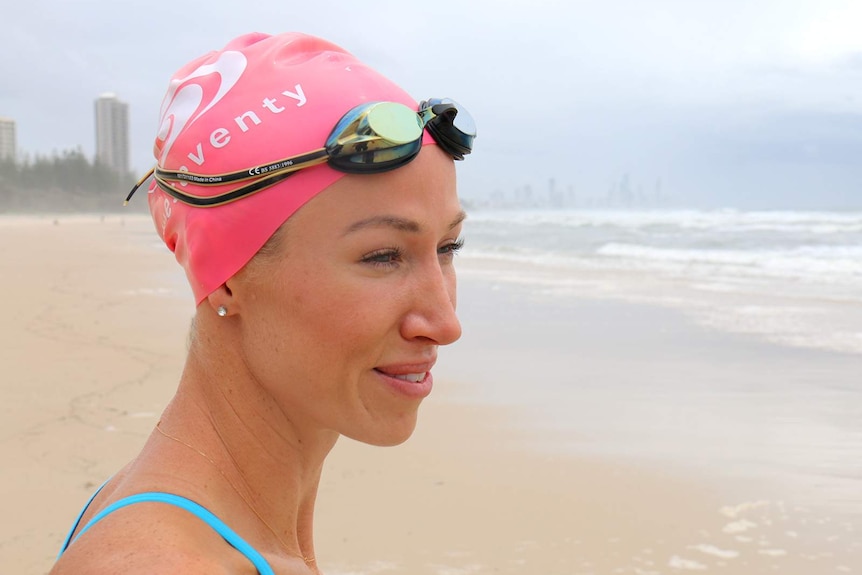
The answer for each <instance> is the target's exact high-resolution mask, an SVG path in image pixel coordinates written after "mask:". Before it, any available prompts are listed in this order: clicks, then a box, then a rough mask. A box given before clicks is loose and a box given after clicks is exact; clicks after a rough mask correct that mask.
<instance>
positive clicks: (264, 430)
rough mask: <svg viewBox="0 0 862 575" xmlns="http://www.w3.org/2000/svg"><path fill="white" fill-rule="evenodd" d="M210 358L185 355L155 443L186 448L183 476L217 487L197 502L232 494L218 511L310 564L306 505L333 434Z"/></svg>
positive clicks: (309, 520) (310, 525)
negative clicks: (230, 500)
mask: <svg viewBox="0 0 862 575" xmlns="http://www.w3.org/2000/svg"><path fill="white" fill-rule="evenodd" d="M212 359H213V358H212V357H201V355H200V354H199V353H198V352H197V351H196V350H195V349H194V346H193V349H192V350H191V352H190V353H189V357H188V360H187V363H186V368H185V371H184V373H183V377H182V379H181V382H180V386H179V389H178V391H177V394H176V396H175V397H174V399H173V401H172V402H171V403H170V405H169V406H168V408H167V409H166V410H165V412H164V414H163V416H162V420H161V422H160V426H159V428H160V431H161V432H162V433H161V434H160V435H161V436H162V439H164V440H167V439H170V440H172V441H170V442H168V443H172V444H173V445H172V446H170V447H168V446H165V448H168V449H174V450H176V449H180V450H185V451H186V455H185V456H184V457H185V458H186V459H188V461H185V462H184V463H183V469H184V471H185V473H186V474H194V476H195V477H196V478H199V477H200V476H202V477H204V478H206V479H208V481H207V482H206V483H204V482H200V483H199V485H212V484H213V482H221V483H222V485H221V488H220V489H218V493H201V494H199V495H198V496H199V497H208V496H211V497H214V496H216V495H217V496H218V497H226V496H229V495H230V492H231V491H232V492H234V495H233V499H234V504H233V505H231V506H230V509H226V510H225V511H226V512H228V513H235V514H237V515H242V516H243V522H244V523H246V524H249V523H250V522H251V523H254V522H258V523H260V524H261V525H258V526H257V528H256V532H257V533H259V534H261V537H262V538H266V537H268V538H269V539H270V540H272V541H267V542H266V544H267V545H270V544H272V545H273V547H272V548H273V549H275V547H278V548H280V552H281V553H288V554H292V555H296V556H300V557H303V558H304V559H305V560H306V563H310V562H313V559H311V558H313V557H314V544H313V540H312V534H313V516H314V503H315V499H316V496H317V488H318V484H319V482H320V474H321V470H322V467H323V461H324V459H325V457H326V455H327V454H328V453H329V451H330V450H331V449H332V447H333V446H334V444H335V441H336V439H337V437H338V436H337V434H336V433H335V432H332V431H328V430H320V429H314V428H313V427H312V426H311V425H309V424H307V423H304V422H302V421H301V419H300V418H292V417H291V414H289V413H285V412H284V410H283V409H281V408H279V406H278V405H277V404H276V403H275V402H274V400H273V398H272V397H271V396H269V395H268V394H267V393H266V392H265V390H263V389H262V388H261V386H259V385H257V383H256V382H255V381H254V379H253V378H252V377H250V376H249V374H248V373H246V372H244V371H243V370H242V369H239V368H238V366H237V365H231V363H232V362H230V361H224V359H220V360H219V361H212ZM236 363H240V364H241V362H236ZM286 385H289V383H286ZM194 452H197V455H195V454H194ZM195 461H196V463H194V462H195ZM225 483H226V484H227V485H224V484H225ZM184 485H188V483H184ZM225 487H226V488H227V489H225ZM204 490H206V489H204ZM237 497H238V498H239V500H241V501H236V499H237ZM246 507H247V508H248V509H247V510H246V511H245V512H243V511H242V510H243V509H244V508H246ZM249 512H250V513H249ZM231 519H234V518H232V517H231Z"/></svg>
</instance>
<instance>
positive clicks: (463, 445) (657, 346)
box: [0, 216, 862, 575]
mask: <svg viewBox="0 0 862 575" xmlns="http://www.w3.org/2000/svg"><path fill="white" fill-rule="evenodd" d="M151 227H152V224H151V223H150V221H149V219H148V218H146V217H140V216H128V217H121V216H105V217H101V216H59V217H56V218H55V217H21V218H14V217H8V216H4V217H3V218H0V245H2V246H4V247H5V249H3V250H0V278H2V280H3V281H2V283H0V295H2V297H0V301H2V302H3V306H4V310H3V313H2V329H0V415H2V417H0V453H2V456H3V466H2V469H0V492H2V496H3V501H4V502H5V503H4V506H3V514H2V515H3V520H2V523H0V573H4V574H5V573H16V574H17V573H31V574H43V573H47V572H48V570H49V569H50V568H51V565H52V564H53V561H54V557H55V556H56V553H57V551H58V548H59V545H60V543H61V541H62V539H63V537H64V536H65V533H66V531H67V530H68V528H69V527H70V526H71V522H72V520H73V519H74V517H75V515H76V514H77V512H78V510H79V509H80V507H81V505H82V504H83V503H84V502H85V501H86V499H87V497H88V496H89V495H90V494H91V492H92V490H93V489H94V488H95V487H96V486H98V485H99V484H100V483H101V482H102V481H104V480H105V479H106V478H107V477H108V476H110V475H111V474H112V473H113V472H114V471H116V470H117V469H118V468H119V467H120V466H121V465H123V464H124V463H125V462H126V461H128V460H129V459H130V458H131V457H133V456H134V455H135V453H136V452H137V450H138V449H139V448H140V446H141V445H142V444H143V442H144V440H145V439H146V437H147V436H148V434H149V433H150V432H151V431H152V429H153V426H154V425H155V423H156V421H157V420H158V416H159V413H160V412H161V409H162V408H163V407H164V405H165V404H166V402H167V401H168V399H169V397H170V396H171V395H172V393H173V390H174V388H175V386H176V382H177V380H178V377H179V374H180V371H181V369H182V365H183V360H184V352H185V338H186V332H187V328H188V323H189V319H190V318H191V315H192V312H193V302H192V298H191V295H190V292H189V291H188V290H187V288H186V287H185V284H184V277H183V275H182V270H181V269H180V268H179V266H178V265H176V264H175V263H174V261H173V259H172V256H171V255H170V254H169V253H168V252H167V250H166V249H159V247H158V245H157V244H158V238H157V237H156V235H155V233H154V232H153V231H152V229H151ZM459 266H461V267H462V269H463V273H462V275H461V278H462V279H461V291H460V294H461V295H460V296H459V297H460V307H461V314H462V318H463V323H464V329H465V336H464V338H463V339H462V341H460V342H458V343H457V344H456V345H455V346H453V348H452V349H451V350H447V349H444V350H441V354H440V356H441V358H440V366H439V370H438V373H436V374H435V377H436V380H435V390H434V393H433V394H432V395H431V397H430V398H429V399H428V400H427V401H426V403H425V405H424V406H423V411H422V414H421V417H420V423H419V426H418V428H417V431H416V433H415V435H414V437H413V438H412V439H411V440H410V441H409V442H408V443H406V444H405V445H403V446H399V447H395V448H386V449H382V448H372V447H368V446H364V445H360V444H357V443H354V442H351V441H349V440H342V441H341V442H340V443H339V444H338V445H337V446H336V449H335V451H334V453H333V454H332V456H331V458H330V461H329V462H328V466H327V469H326V473H325V475H324V478H323V482H322V485H321V491H320V496H319V500H318V514H317V516H316V530H317V536H316V542H317V555H318V558H319V562H320V565H321V567H322V569H323V571H324V573H328V574H330V575H359V574H369V575H370V574H376V573H382V574H385V573H410V574H414V575H423V574H428V575H431V574H435V575H471V574H486V573H487V574H490V573H501V574H506V573H519V574H531V575H532V574H539V573H541V574H543V575H552V574H560V575H564V574H565V575H572V574H581V575H587V574H617V573H619V574H633V575H667V574H671V573H687V572H710V573H711V572H718V573H724V574H728V575H743V574H745V575H749V574H761V573H780V574H782V575H797V574H798V575H821V574H828V573H859V572H862V495H860V493H859V491H858V489H857V488H858V487H859V485H860V478H862V471H860V472H859V473H857V474H855V475H854V473H855V472H854V469H858V466H857V467H854V466H856V465H857V463H856V462H858V461H860V460H862V453H860V452H858V451H852V450H851V449H850V448H845V446H847V445H851V446H852V445H856V444H855V443H849V444H848V443H842V441H843V439H835V440H832V439H830V437H831V436H829V435H828V434H827V433H826V432H825V431H824V433H823V435H822V436H818V438H816V439H818V440H819V441H821V442H822V445H820V444H817V445H814V446H813V447H812V449H813V450H814V451H818V452H827V451H828V452H829V453H831V451H829V450H830V449H833V448H834V450H836V451H835V452H836V455H835V457H837V458H844V459H842V461H844V460H846V461H849V462H850V463H848V464H847V465H845V466H844V467H841V469H844V470H846V473H845V475H846V477H838V476H837V475H839V474H837V473H833V472H831V471H830V475H829V477H826V476H825V474H824V476H822V477H818V476H816V474H814V475H812V474H811V473H809V472H808V471H806V470H800V469H797V468H789V467H786V466H785V467H782V465H784V463H783V462H785V461H788V460H790V459H781V460H780V461H779V460H778V459H776V460H775V461H772V460H769V459H763V458H762V454H763V453H767V454H768V453H773V452H775V450H776V449H778V450H779V451H780V450H781V449H785V448H787V449H789V447H788V446H792V445H795V444H797V443H800V444H804V443H805V442H806V441H809V442H810V441H813V438H812V437H811V436H810V434H806V436H805V437H799V438H798V441H797V438H796V436H793V433H794V432H793V429H794V428H793V425H792V424H793V422H794V421H795V420H794V419H793V418H792V417H790V416H791V415H792V413H791V410H792V409H796V407H797V404H796V403H791V402H790V399H788V397H787V396H788V393H783V392H781V391H780V390H782V389H784V390H791V392H792V393H790V394H789V395H790V396H792V397H795V398H797V399H798V401H799V402H801V403H804V402H805V401H812V400H813V399H812V398H813V395H809V396H806V394H813V393H814V392H813V391H812V390H811V389H810V388H809V387H806V386H808V384H809V382H810V381H812V380H813V378H817V379H818V380H822V381H826V382H829V383H830V385H831V388H834V390H835V395H834V397H833V396H831V395H829V396H828V397H827V399H828V401H833V402H834V404H835V410H836V411H834V412H833V411H830V412H829V413H827V414H825V415H824V420H827V421H831V418H833V417H834V416H835V413H839V414H844V415H845V416H847V417H849V415H847V414H852V413H855V412H851V411H840V410H841V409H844V408H846V406H847V404H848V402H850V403H851V404H852V405H854V406H858V405H859V403H858V399H859V397H860V395H859V394H860V393H862V390H859V389H858V382H859V377H860V376H859V374H860V373H862V371H860V367H862V359H860V358H859V357H858V356H852V355H842V354H833V353H826V352H821V351H812V350H807V351H805V350H803V351H800V350H793V351H792V352H789V351H788V349H789V348H784V347H781V346H778V345H775V344H770V343H767V342H763V341H759V340H757V339H755V338H751V337H743V336H734V335H729V334H721V333H716V332H712V331H709V330H708V329H706V328H703V327H698V326H697V325H695V324H693V323H691V322H689V321H687V319H686V318H685V317H684V316H682V315H680V314H676V313H674V312H673V311H672V310H668V309H663V308H660V307H650V306H643V305H634V304H622V303H619V302H613V301H600V300H588V299H584V300H580V301H577V302H574V303H572V304H571V305H570V306H567V307H566V308H565V309H563V308H561V307H560V306H559V305H558V304H557V303H555V302H554V301H551V300H542V299H541V298H538V299H537V298H534V297H528V295H527V294H526V293H525V292H523V291H519V289H518V288H516V287H512V286H507V285H504V284H500V283H499V282H493V281H490V280H488V279H487V277H485V276H484V275H483V273H482V272H483V270H482V268H481V266H479V265H478V264H476V263H475V262H471V261H470V259H469V258H466V257H465V258H464V259H463V260H462V261H459ZM573 318H574V319H573ZM573 350H575V352H574V353H573ZM538 378H541V379H542V380H543V381H545V380H548V381H549V382H550V383H553V382H554V381H555V380H559V381H561V382H566V381H569V380H570V379H573V378H574V379H577V381H580V382H583V388H582V389H581V388H578V389H577V390H576V391H577V393H576V394H574V395H572V394H571V391H572V390H565V391H560V392H559V393H560V394H559V396H558V397H559V398H566V401H570V400H571V398H572V397H576V398H578V399H577V403H576V404H569V403H566V404H565V406H566V407H565V409H564V410H563V409H562V407H563V406H564V403H563V400H562V399H559V400H555V396H554V395H553V393H555V392H554V391H553V390H554V389H555V388H554V386H553V385H545V386H538V385H536V386H535V388H536V389H537V392H536V393H535V394H531V393H530V389H531V386H533V385H534V380H536V379H538ZM716 381H730V382H733V385H732V386H729V387H725V388H724V389H725V391H724V392H722V393H716V392H715V391H714V389H715V387H714V386H710V385H709V384H710V382H716ZM748 382H757V383H758V385H759V387H758V388H757V390H758V391H757V392H756V393H755V394H754V396H753V397H747V399H746V403H745V405H750V406H751V408H750V409H751V413H749V412H746V411H744V410H742V411H740V410H737V409H736V407H735V406H736V405H737V403H735V402H736V401H737V399H738V398H739V396H740V395H742V394H743V393H751V392H750V391H749V390H748V389H747V388H746V385H747V384H748ZM854 383H855V387H853V384H854ZM626 386H630V387H626ZM691 386H694V387H693V388H692V387H691ZM540 387H541V389H542V390H544V391H538V390H539V388H540ZM625 389H629V390H630V393H622V392H621V390H625ZM692 389H694V392H692ZM681 390H687V391H686V392H685V393H682V391H681ZM822 397H824V396H823V395H822V394H821V395H820V396H818V398H819V399H818V401H820V400H822ZM522 398H523V401H522V400H521V399H522ZM680 398H684V399H680ZM692 398H695V399H692ZM806 398H808V399H806ZM779 400H780V401H779ZM854 401H855V402H856V403H852V402H854ZM693 402H695V403H697V405H695V406H694V408H692V409H689V408H691V407H692V403H693ZM766 402H770V405H774V407H773V408H772V411H773V412H777V413H776V419H775V420H776V421H784V422H785V423H786V425H785V426H783V427H774V426H770V427H768V428H766V426H765V425H759V424H758V422H759V421H760V420H759V419H758V417H757V416H755V412H754V410H755V408H757V406H762V405H764V404H765V403H766ZM824 405H827V406H828V405H832V404H830V403H828V402H826V403H824ZM704 406H705V407H704ZM553 407H557V408H560V409H559V411H558V412H556V411H554V409H552V408H553ZM707 408H708V409H707ZM782 409H784V411H782ZM854 409H858V407H854ZM709 413H711V414H713V415H714V417H715V421H711V420H710V418H709V417H706V416H704V415H702V414H709ZM728 413H732V414H735V415H734V417H733V418H729V417H728V416H727V414H728ZM561 414H562V415H561ZM692 414H694V415H696V417H693V415H692ZM680 418H681V419H680ZM686 418H689V420H686ZM770 421H772V420H770ZM678 429H690V430H691V432H690V433H683V434H679V433H677V430H678ZM825 429H826V426H825V424H824V430H825ZM830 429H831V428H830ZM770 434H775V435H778V436H781V437H771V436H770ZM787 434H790V435H789V436H788V435H787ZM679 435H682V437H679V441H678V442H677V441H671V440H669V439H668V438H669V437H677V436H679ZM786 437H791V439H792V441H790V440H788V441H783V440H782V438H786ZM857 439H858V438H857ZM686 440H688V441H686ZM741 446H748V447H749V449H743V448H742V447H741ZM839 447H840V448H841V449H844V451H841V452H840V453H839V452H838V451H839V450H838V448H839ZM830 469H831V468H830ZM824 486H825V487H824Z"/></svg>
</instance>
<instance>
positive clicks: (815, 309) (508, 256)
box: [465, 210, 862, 354]
mask: <svg viewBox="0 0 862 575" xmlns="http://www.w3.org/2000/svg"><path fill="white" fill-rule="evenodd" d="M466 229H467V232H466V240H467V246H466V248H465V254H466V255H465V257H467V258H470V259H471V260H478V261H482V262H485V263H486V264H487V266H488V267H489V269H490V270H491V271H489V273H490V274H491V275H493V276H494V277H496V278H497V279H499V280H501V281H507V282H512V283H519V284H524V285H527V284H530V285H532V286H533V287H534V288H535V290H538V291H542V292H544V293H546V294H550V295H556V296H557V297H567V296H573V295H578V296H582V297H584V296H586V297H600V298H617V299H622V300H627V301H632V302H642V303H653V304H659V305H666V306H671V307H676V308H679V309H681V310H684V311H685V312H686V313H687V314H689V315H690V316H691V317H692V318H693V319H694V320H695V321H697V322H699V323H702V324H705V325H708V326H711V327H714V328H717V329H721V330H728V331H733V332H742V333H749V334H756V335H759V336H761V337H763V338H766V339H768V340H770V341H774V342H776V343H782V344H787V345H792V346H800V347H810V348H817V349H827V350H833V351H838V352H844V353H852V354H862V212H794V211H773V212H768V211H762V212H746V211H734V210H720V211H691V210H675V211H580V210H561V211H533V210H522V211H515V210H510V211H481V210H476V211H475V212H472V213H470V214H469V219H468V221H467V228H466ZM495 263H496V264H498V265H499V268H498V269H496V270H494V264H495ZM523 265H527V266H529V269H530V273H522V271H519V270H518V266H523ZM513 270H514V272H513Z"/></svg>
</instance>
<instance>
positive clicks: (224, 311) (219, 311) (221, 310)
mask: <svg viewBox="0 0 862 575" xmlns="http://www.w3.org/2000/svg"><path fill="white" fill-rule="evenodd" d="M216 313H217V314H218V316H219V317H224V316H226V315H227V308H226V307H225V306H223V305H220V306H218V309H217V310H216Z"/></svg>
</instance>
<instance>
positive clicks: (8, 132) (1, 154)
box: [0, 118, 17, 161]
mask: <svg viewBox="0 0 862 575" xmlns="http://www.w3.org/2000/svg"><path fill="white" fill-rule="evenodd" d="M16 154H17V151H16V149H15V120H12V119H10V118H0V160H12V161H14V160H16V159H17V155H16Z"/></svg>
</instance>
